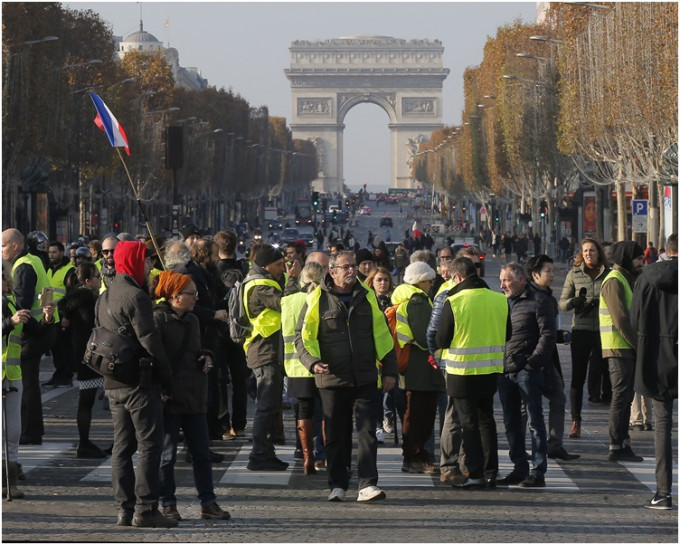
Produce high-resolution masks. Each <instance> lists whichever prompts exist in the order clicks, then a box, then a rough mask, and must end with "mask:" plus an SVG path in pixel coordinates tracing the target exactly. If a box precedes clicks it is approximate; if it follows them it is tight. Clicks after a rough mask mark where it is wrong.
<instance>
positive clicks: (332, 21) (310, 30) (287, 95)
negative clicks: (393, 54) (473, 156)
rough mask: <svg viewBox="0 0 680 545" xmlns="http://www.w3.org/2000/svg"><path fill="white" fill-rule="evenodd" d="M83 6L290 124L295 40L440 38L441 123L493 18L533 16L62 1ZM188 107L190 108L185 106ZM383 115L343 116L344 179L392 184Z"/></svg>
mask: <svg viewBox="0 0 680 545" xmlns="http://www.w3.org/2000/svg"><path fill="white" fill-rule="evenodd" d="M63 5H64V7H67V8H69V9H91V10H93V11H95V12H97V13H99V14H100V16H101V18H102V19H103V20H104V21H107V22H109V23H110V24H111V26H112V30H113V33H114V34H115V35H121V36H127V35H128V34H130V33H132V32H134V31H136V30H139V21H140V10H141V17H142V20H143V22H144V30H146V31H147V32H150V33H151V34H153V35H154V36H155V37H156V38H157V39H158V40H160V41H161V42H163V44H164V45H165V46H171V47H174V48H176V49H177V50H178V52H179V62H180V65H181V66H184V67H196V68H198V69H199V70H200V72H201V75H202V76H203V77H204V78H206V79H207V80H208V84H209V85H211V86H214V87H217V88H221V87H223V88H225V89H229V88H231V89H232V90H233V91H234V92H235V93H238V94H239V95H241V96H242V97H243V98H244V99H245V100H247V101H248V103H249V104H250V105H251V106H253V107H259V106H267V107H268V108H269V114H270V115H272V116H278V117H285V118H286V119H287V120H288V123H290V118H291V107H292V106H291V91H290V82H289V81H288V79H287V78H286V76H285V75H284V72H283V71H284V69H286V68H288V67H289V66H290V53H289V51H288V48H289V47H290V45H291V43H292V42H293V41H295V40H309V41H316V40H326V39H330V38H339V37H341V36H351V35H379V36H391V37H393V38H401V39H405V40H412V39H428V40H440V41H441V42H442V45H443V46H444V56H443V60H444V67H445V68H449V70H450V73H449V76H448V77H447V78H446V80H444V85H443V123H444V124H445V125H452V124H459V123H460V120H461V112H462V109H463V103H464V99H463V73H464V71H465V69H466V68H467V67H469V66H477V65H479V64H480V63H481V61H482V58H483V49H484V44H485V42H486V40H487V38H488V37H493V36H495V35H496V30H497V29H498V27H501V26H504V25H508V24H511V23H513V22H514V21H516V20H517V19H521V20H522V21H523V22H525V23H533V22H535V20H536V3H535V2H268V3H266V2H252V1H250V2H192V3H186V2H141V3H140V2H65V3H64V4H63ZM187 115H191V114H189V113H188V114H187ZM387 124H388V118H387V114H386V113H385V112H384V111H383V110H381V109H380V107H378V106H376V105H373V104H360V105H358V106H356V107H354V108H353V109H352V110H351V111H350V112H349V114H348V115H347V116H346V118H345V132H344V145H345V152H344V175H345V183H346V184H347V185H348V186H349V187H351V188H352V189H355V190H356V189H358V188H359V187H360V186H361V185H362V184H364V183H367V184H368V189H369V190H373V191H380V190H382V191H384V190H385V189H386V188H387V187H388V185H389V183H390V175H391V171H390V139H389V129H388V126H387Z"/></svg>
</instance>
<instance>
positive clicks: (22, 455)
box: [19, 441, 73, 473]
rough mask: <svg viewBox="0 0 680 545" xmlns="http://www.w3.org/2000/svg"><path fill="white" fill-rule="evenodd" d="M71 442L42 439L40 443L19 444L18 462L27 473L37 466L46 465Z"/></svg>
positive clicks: (71, 444)
mask: <svg viewBox="0 0 680 545" xmlns="http://www.w3.org/2000/svg"><path fill="white" fill-rule="evenodd" d="M72 446H73V443H60V442H52V441H44V442H43V444H42V445H21V446H20V447H19V462H20V463H21V469H22V470H23V472H24V473H28V472H29V471H31V470H32V469H35V468H36V467H38V466H45V465H48V464H49V463H50V462H51V461H52V460H53V459H54V458H56V457H57V456H59V455H61V453H62V452H64V451H66V450H68V449H70V448H71V447H72Z"/></svg>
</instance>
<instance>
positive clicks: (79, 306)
mask: <svg viewBox="0 0 680 545" xmlns="http://www.w3.org/2000/svg"><path fill="white" fill-rule="evenodd" d="M100 284H101V274H100V272H99V270H98V269H97V267H96V266H95V264H94V263H89V262H85V263H81V264H80V265H78V269H77V270H76V274H72V275H70V276H69V277H68V279H67V286H66V289H67V292H66V295H65V296H64V298H63V299H61V300H60V301H59V313H60V315H61V316H62V318H66V319H67V320H68V324H69V325H68V328H69V330H70V337H71V347H72V350H71V353H72V354H73V361H72V362H71V367H72V369H74V370H75V371H76V373H77V377H78V383H79V385H80V392H79V395H78V411H77V413H76V421H77V423H78V436H79V438H80V441H79V443H78V448H77V449H76V455H77V457H78V458H106V454H105V453H104V452H103V451H102V450H101V449H100V448H99V447H98V446H97V445H95V444H94V443H93V442H92V441H90V424H91V422H92V407H93V406H94V402H95V399H96V397H97V389H98V388H102V387H103V386H104V377H102V376H101V375H99V374H98V373H96V372H95V371H93V370H92V369H90V368H89V367H88V366H87V365H81V362H82V361H83V355H84V354H85V348H86V347H87V341H88V339H89V338H90V333H92V328H93V327H94V316H95V310H94V308H95V304H96V302H97V297H98V295H97V294H98V293H99V287H100Z"/></svg>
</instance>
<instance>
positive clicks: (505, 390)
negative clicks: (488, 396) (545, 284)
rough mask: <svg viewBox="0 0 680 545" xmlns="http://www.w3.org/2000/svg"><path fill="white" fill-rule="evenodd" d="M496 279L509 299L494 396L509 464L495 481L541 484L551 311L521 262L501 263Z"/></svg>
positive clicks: (544, 465)
mask: <svg viewBox="0 0 680 545" xmlns="http://www.w3.org/2000/svg"><path fill="white" fill-rule="evenodd" d="M500 281H501V290H503V293H504V294H505V296H506V297H507V298H508V302H509V304H510V309H511V310H510V315H511V319H512V336H511V337H510V340H509V341H508V342H507V344H506V349H505V368H504V372H503V374H502V375H499V377H498V396H499V397H500V400H501V404H502V405H503V420H504V423H505V435H506V437H507V438H508V443H509V444H510V459H511V460H512V462H513V464H514V469H513V470H512V472H511V473H510V474H509V475H507V476H506V477H504V478H503V479H500V480H499V481H498V484H506V485H512V484H519V485H520V486H523V487H544V486H545V472H546V470H547V468H548V460H547V455H548V441H547V432H546V429H545V421H544V419H543V400H542V391H541V383H542V369H543V368H544V367H546V366H547V365H552V355H553V352H554V351H555V336H556V332H555V314H554V311H553V308H552V304H551V302H550V300H549V299H548V298H547V297H546V296H545V295H544V294H542V293H539V292H537V291H536V290H534V289H533V288H532V287H531V286H530V285H529V283H528V282H527V278H526V273H525V272H524V268H523V267H522V266H521V265H519V264H517V263H509V264H507V265H504V266H503V267H502V268H501V274H500ZM522 404H524V406H525V407H526V411H527V415H528V417H529V429H530V430H531V444H532V453H531V465H532V467H531V470H530V469H529V463H528V461H527V456H526V450H525V446H524V435H525V434H524V428H523V426H524V420H523V418H522V414H521V406H522Z"/></svg>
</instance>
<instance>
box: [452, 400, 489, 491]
mask: <svg viewBox="0 0 680 545" xmlns="http://www.w3.org/2000/svg"><path fill="white" fill-rule="evenodd" d="M453 401H454V403H455V404H456V411H457V412H458V417H459V418H460V425H461V427H462V429H463V445H464V447H465V465H466V466H467V469H468V471H469V473H470V478H471V479H480V478H484V477H485V478H487V479H495V478H496V475H497V474H498V436H497V435H496V421H495V420H494V417H493V395H491V396H488V397H478V398H461V397H456V398H454V399H453Z"/></svg>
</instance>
